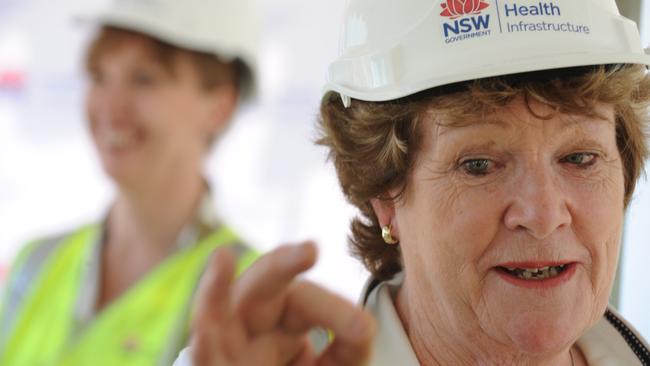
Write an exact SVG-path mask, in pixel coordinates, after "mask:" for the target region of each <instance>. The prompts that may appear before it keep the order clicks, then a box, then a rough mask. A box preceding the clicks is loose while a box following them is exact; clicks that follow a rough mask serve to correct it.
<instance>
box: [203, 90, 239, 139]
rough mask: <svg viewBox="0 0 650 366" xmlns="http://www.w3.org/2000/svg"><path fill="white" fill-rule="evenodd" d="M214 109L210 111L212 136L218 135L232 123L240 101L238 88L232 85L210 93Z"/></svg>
mask: <svg viewBox="0 0 650 366" xmlns="http://www.w3.org/2000/svg"><path fill="white" fill-rule="evenodd" d="M209 98H211V104H212V108H211V111H210V121H209V122H210V125H209V130H210V131H209V132H210V135H212V136H214V135H218V134H219V133H220V132H221V131H222V130H224V129H225V127H226V126H227V125H228V122H230V119H231V118H232V116H233V114H234V113H235V110H236V109H237V102H238V101H239V100H238V99H239V94H238V92H237V88H236V87H235V86H234V85H231V84H225V85H221V86H219V87H217V88H216V89H215V90H213V91H211V92H210V96H209Z"/></svg>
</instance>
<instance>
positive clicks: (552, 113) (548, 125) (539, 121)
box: [425, 100, 615, 138]
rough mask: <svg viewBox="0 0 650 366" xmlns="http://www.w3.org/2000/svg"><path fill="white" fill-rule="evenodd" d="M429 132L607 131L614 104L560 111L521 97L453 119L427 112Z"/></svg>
mask: <svg viewBox="0 0 650 366" xmlns="http://www.w3.org/2000/svg"><path fill="white" fill-rule="evenodd" d="M428 116H429V118H427V119H428V120H429V121H428V123H425V125H428V126H430V127H429V129H430V131H431V132H434V133H433V135H434V136H436V138H442V137H444V136H445V135H449V134H458V133H463V132H474V131H481V132H482V133H485V132H494V133H499V132H508V133H516V132H517V131H526V130H529V129H546V130H548V129H553V130H555V131H557V132H558V133H566V132H571V133H589V131H597V130H611V129H612V127H613V126H614V125H615V118H614V107H613V106H612V105H608V104H602V103H601V104H598V105H596V106H595V108H594V111H593V113H592V114H591V115H585V114H570V113H561V112H558V111H557V110H556V109H554V108H552V107H551V106H548V105H543V104H541V103H537V104H536V105H528V104H526V103H524V102H523V101H521V100H517V101H514V102H513V103H511V104H508V105H506V106H504V107H501V108H497V109H494V110H492V111H489V112H484V113H478V114H475V115H473V116H472V115H463V116H462V118H454V116H453V115H446V114H444V113H436V111H435V110H432V111H431V112H430V113H428Z"/></svg>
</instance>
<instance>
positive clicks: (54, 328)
mask: <svg viewBox="0 0 650 366" xmlns="http://www.w3.org/2000/svg"><path fill="white" fill-rule="evenodd" d="M97 232H98V228H97V227H96V226H88V227H84V228H82V229H81V230H79V231H77V232H76V233H74V234H72V235H70V236H69V237H68V238H66V239H65V240H64V241H63V242H61V244H60V246H58V247H57V248H56V250H55V251H54V252H53V253H52V255H51V256H50V258H48V259H47V261H46V262H45V263H44V264H43V266H44V267H43V269H42V271H41V272H40V274H39V275H38V277H37V278H36V279H35V281H34V283H33V286H34V287H33V290H31V291H30V294H29V295H28V296H27V298H25V301H24V302H23V304H22V307H21V310H20V312H19V315H18V318H17V320H16V322H15V327H14V328H13V331H12V332H11V335H10V337H9V338H8V342H7V343H6V347H5V348H4V352H3V354H2V355H0V365H12V366H39V365H43V366H53V365H57V366H64V365H65V366H72V365H75V366H76V365H156V364H159V362H160V361H161V358H162V357H163V355H164V354H165V353H168V352H169V349H168V347H169V343H170V340H171V339H177V338H178V332H186V331H187V322H188V313H189V310H190V305H189V304H190V303H191V299H192V295H193V293H194V290H195V288H196V284H197V282H198V279H199V277H200V276H201V274H202V273H203V270H204V267H205V264H206V262H207V259H208V257H209V255H210V253H211V252H212V251H213V250H214V249H215V248H216V247H219V246H223V245H229V244H234V243H236V241H237V237H236V235H235V234H234V233H233V232H232V231H230V230H229V229H227V228H222V229H220V230H218V231H217V232H215V233H213V234H211V235H209V236H208V237H207V238H205V239H203V240H201V241H200V242H199V243H198V244H197V245H195V246H193V247H190V248H187V249H185V250H182V251H180V252H178V253H177V254H174V255H172V256H171V257H169V258H168V259H166V260H165V261H163V262H162V263H161V264H159V265H158V266H157V267H155V268H154V269H153V270H152V271H151V272H150V273H149V274H148V275H147V276H146V277H144V278H143V279H142V280H140V281H139V282H137V283H136V284H134V285H133V286H132V287H131V288H129V289H128V290H127V291H126V292H125V293H124V294H122V295H121V296H120V297H119V298H117V299H116V300H115V301H114V302H113V303H111V304H109V305H108V306H107V307H106V308H104V309H103V310H102V311H101V312H99V313H98V314H97V316H96V317H95V319H93V321H92V322H91V323H90V324H89V325H88V326H87V327H85V328H84V329H83V330H82V331H81V332H79V333H78V334H76V338H75V339H71V338H72V326H73V319H74V309H75V302H76V299H77V297H78V295H79V294H78V291H79V287H80V283H81V280H82V279H81V276H82V275H83V273H84V263H85V259H86V258H88V255H89V253H90V250H92V245H91V244H92V243H93V239H94V238H95V237H96V235H97V234H98V233H97ZM234 248H235V252H239V253H238V254H240V255H239V256H238V272H241V271H243V269H244V268H245V267H247V266H248V265H250V264H251V263H252V261H254V259H255V258H256V254H255V253H254V252H253V251H250V250H243V249H242V248H244V247H243V246H241V245H235V246H234Z"/></svg>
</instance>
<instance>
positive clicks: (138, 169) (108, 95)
mask: <svg viewBox="0 0 650 366" xmlns="http://www.w3.org/2000/svg"><path fill="white" fill-rule="evenodd" d="M175 57H176V59H175V60H174V62H173V67H172V69H173V72H169V70H167V69H165V68H164V67H163V66H162V65H161V63H160V62H159V61H158V60H156V58H155V56H154V53H153V50H152V46H151V45H150V44H149V43H148V41H147V40H145V39H143V38H138V37H127V38H125V39H124V40H123V41H122V42H121V43H120V45H119V46H118V47H117V48H115V49H113V50H111V51H110V52H105V53H104V54H103V55H101V56H100V57H99V60H98V61H97V62H96V65H95V68H94V69H93V70H92V71H91V75H90V76H91V82H90V86H89V90H88V94H87V100H86V109H87V115H88V121H89V124H90V131H91V134H92V137H93V141H94V143H95V146H96V148H97V150H98V152H99V156H100V159H101V161H102V164H103V167H104V169H105V171H106V172H107V173H108V175H109V176H111V177H112V178H113V179H114V180H116V181H117V183H118V184H119V185H127V186H128V185H139V186H141V185H143V184H145V185H146V184H147V182H148V181H149V180H151V181H154V180H157V181H164V180H165V179H167V178H168V177H169V176H170V174H187V173H188V169H191V170H195V171H196V173H198V172H199V169H200V163H201V160H202V157H203V155H204V153H205V150H206V147H207V145H208V140H209V137H210V135H211V134H212V133H214V132H215V130H216V129H217V127H218V125H219V123H220V122H221V121H219V116H220V114H219V110H217V109H218V108H219V99H218V98H219V96H218V95H217V94H216V93H210V92H206V91H205V90H203V89H201V87H200V79H199V76H198V73H197V71H196V70H195V68H194V67H193V65H192V64H191V63H190V59H189V57H188V56H187V55H185V54H182V53H179V54H177V55H176V56H175ZM192 173H194V171H192Z"/></svg>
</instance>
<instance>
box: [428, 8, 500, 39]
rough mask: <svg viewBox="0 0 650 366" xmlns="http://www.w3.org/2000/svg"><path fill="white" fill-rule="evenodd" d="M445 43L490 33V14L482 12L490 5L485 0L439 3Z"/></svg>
mask: <svg viewBox="0 0 650 366" xmlns="http://www.w3.org/2000/svg"><path fill="white" fill-rule="evenodd" d="M440 6H441V7H442V12H441V13H440V16H441V17H445V18H447V19H446V20H445V21H443V22H442V31H443V34H444V38H445V43H454V42H460V41H464V40H467V39H471V38H478V37H485V36H489V35H490V34H491V30H490V14H484V13H485V11H486V10H487V9H488V8H489V7H490V3H489V2H488V1H487V0H446V1H445V2H444V3H442V4H440Z"/></svg>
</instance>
